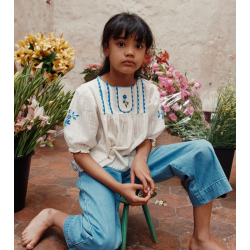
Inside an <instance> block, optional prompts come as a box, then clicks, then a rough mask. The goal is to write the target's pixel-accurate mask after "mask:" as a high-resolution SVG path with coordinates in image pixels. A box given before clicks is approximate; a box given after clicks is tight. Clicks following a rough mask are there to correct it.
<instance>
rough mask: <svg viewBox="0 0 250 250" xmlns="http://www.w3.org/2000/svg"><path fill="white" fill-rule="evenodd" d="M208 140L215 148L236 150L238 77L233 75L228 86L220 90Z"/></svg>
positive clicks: (223, 86) (230, 76)
mask: <svg viewBox="0 0 250 250" xmlns="http://www.w3.org/2000/svg"><path fill="white" fill-rule="evenodd" d="M206 139H207V140H208V141H209V142H211V144H212V145H213V146H214V147H233V148H236V77H235V76H234V75H233V74H232V73H230V75H229V79H228V83H227V85H222V86H221V87H219V89H218V99H217V105H216V109H215V113H214V114H213V116H212V119H211V123H210V128H209V130H208V134H207V138H206Z"/></svg>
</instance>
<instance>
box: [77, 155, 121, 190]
mask: <svg viewBox="0 0 250 250" xmlns="http://www.w3.org/2000/svg"><path fill="white" fill-rule="evenodd" d="M74 159H75V161H76V163H77V164H78V165H79V166H80V167H81V168H82V169H83V170H84V171H86V173H87V174H89V175H90V176H91V177H93V178H94V179H96V180H97V181H99V182H101V183H102V184H103V185H105V186H106V187H108V188H109V189H111V190H112V191H114V192H115V193H118V194H120V190H121V188H122V187H121V186H122V184H121V183H120V182H118V181H117V180H115V179H114V178H113V177H112V176H111V175H110V174H109V173H108V172H107V171H106V170H105V169H103V168H102V167H101V166H100V165H99V164H98V163H97V162H96V161H95V160H94V159H93V158H92V157H91V156H90V155H89V154H87V153H76V154H74Z"/></svg>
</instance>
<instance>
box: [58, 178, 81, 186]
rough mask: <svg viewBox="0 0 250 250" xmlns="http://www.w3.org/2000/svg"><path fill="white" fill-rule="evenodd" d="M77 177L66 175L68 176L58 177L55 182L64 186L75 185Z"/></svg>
mask: <svg viewBox="0 0 250 250" xmlns="http://www.w3.org/2000/svg"><path fill="white" fill-rule="evenodd" d="M78 179H79V177H68V178H59V179H58V181H57V182H56V184H58V185H61V186H64V187H76V182H77V180H78Z"/></svg>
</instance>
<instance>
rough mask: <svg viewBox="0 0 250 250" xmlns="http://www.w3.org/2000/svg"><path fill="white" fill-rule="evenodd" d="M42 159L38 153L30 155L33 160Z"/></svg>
mask: <svg viewBox="0 0 250 250" xmlns="http://www.w3.org/2000/svg"><path fill="white" fill-rule="evenodd" d="M41 157H42V155H40V154H38V153H35V154H34V155H32V159H33V160H35V159H40V158H41Z"/></svg>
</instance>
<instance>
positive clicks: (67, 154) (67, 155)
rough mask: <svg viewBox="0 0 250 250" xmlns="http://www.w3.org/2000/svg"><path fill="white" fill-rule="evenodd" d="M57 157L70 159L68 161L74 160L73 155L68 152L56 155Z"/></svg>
mask: <svg viewBox="0 0 250 250" xmlns="http://www.w3.org/2000/svg"><path fill="white" fill-rule="evenodd" d="M58 156H61V157H67V158H70V159H72V161H73V160H74V157H73V154H72V153H69V152H61V153H58Z"/></svg>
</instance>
